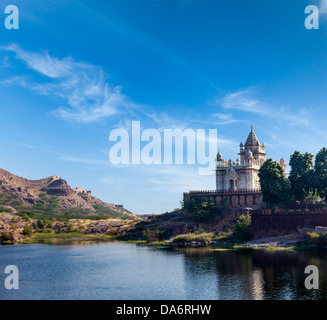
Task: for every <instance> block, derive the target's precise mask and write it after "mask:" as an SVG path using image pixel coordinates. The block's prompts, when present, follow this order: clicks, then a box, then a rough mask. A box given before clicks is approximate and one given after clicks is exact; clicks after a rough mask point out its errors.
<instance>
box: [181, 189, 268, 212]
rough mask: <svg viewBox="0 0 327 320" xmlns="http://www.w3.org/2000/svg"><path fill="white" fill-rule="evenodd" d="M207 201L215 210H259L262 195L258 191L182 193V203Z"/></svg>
mask: <svg viewBox="0 0 327 320" xmlns="http://www.w3.org/2000/svg"><path fill="white" fill-rule="evenodd" d="M199 199H202V200H209V201H212V202H213V203H214V204H215V205H216V207H217V208H225V209H231V208H254V209H258V208H261V205H262V194H261V192H260V191H258V190H244V191H229V192H218V191H190V192H187V193H184V201H186V200H199Z"/></svg>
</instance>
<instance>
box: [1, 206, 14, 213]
mask: <svg viewBox="0 0 327 320" xmlns="http://www.w3.org/2000/svg"><path fill="white" fill-rule="evenodd" d="M0 212H7V213H12V212H13V211H12V209H10V208H5V207H0Z"/></svg>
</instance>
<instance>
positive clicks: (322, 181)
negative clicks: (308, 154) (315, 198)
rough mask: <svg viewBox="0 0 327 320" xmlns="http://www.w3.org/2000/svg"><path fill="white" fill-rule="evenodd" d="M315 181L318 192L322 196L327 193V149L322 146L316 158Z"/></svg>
mask: <svg viewBox="0 0 327 320" xmlns="http://www.w3.org/2000/svg"><path fill="white" fill-rule="evenodd" d="M314 181H315V188H316V190H317V193H318V194H319V196H320V197H321V198H325V197H326V195H327V149H326V148H322V149H321V150H320V151H319V152H318V153H317V154H316V158H315V166H314Z"/></svg>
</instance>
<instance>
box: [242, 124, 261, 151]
mask: <svg viewBox="0 0 327 320" xmlns="http://www.w3.org/2000/svg"><path fill="white" fill-rule="evenodd" d="M244 146H245V147H252V146H260V143H259V140H258V138H257V136H256V135H255V133H254V131H253V125H251V132H250V133H249V135H248V138H247V139H246V142H245V145H244Z"/></svg>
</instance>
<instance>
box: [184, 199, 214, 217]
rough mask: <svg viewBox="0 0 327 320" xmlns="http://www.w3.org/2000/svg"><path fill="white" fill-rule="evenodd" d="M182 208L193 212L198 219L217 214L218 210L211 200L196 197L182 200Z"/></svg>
mask: <svg viewBox="0 0 327 320" xmlns="http://www.w3.org/2000/svg"><path fill="white" fill-rule="evenodd" d="M182 208H183V209H186V210H187V211H188V212H190V213H193V214H194V215H195V217H197V218H199V219H204V220H205V219H208V218H211V217H213V216H215V215H218V214H219V210H218V209H217V208H216V206H215V204H214V203H213V202H212V201H211V200H205V199H197V200H190V201H185V202H184V201H183V202H182Z"/></svg>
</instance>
